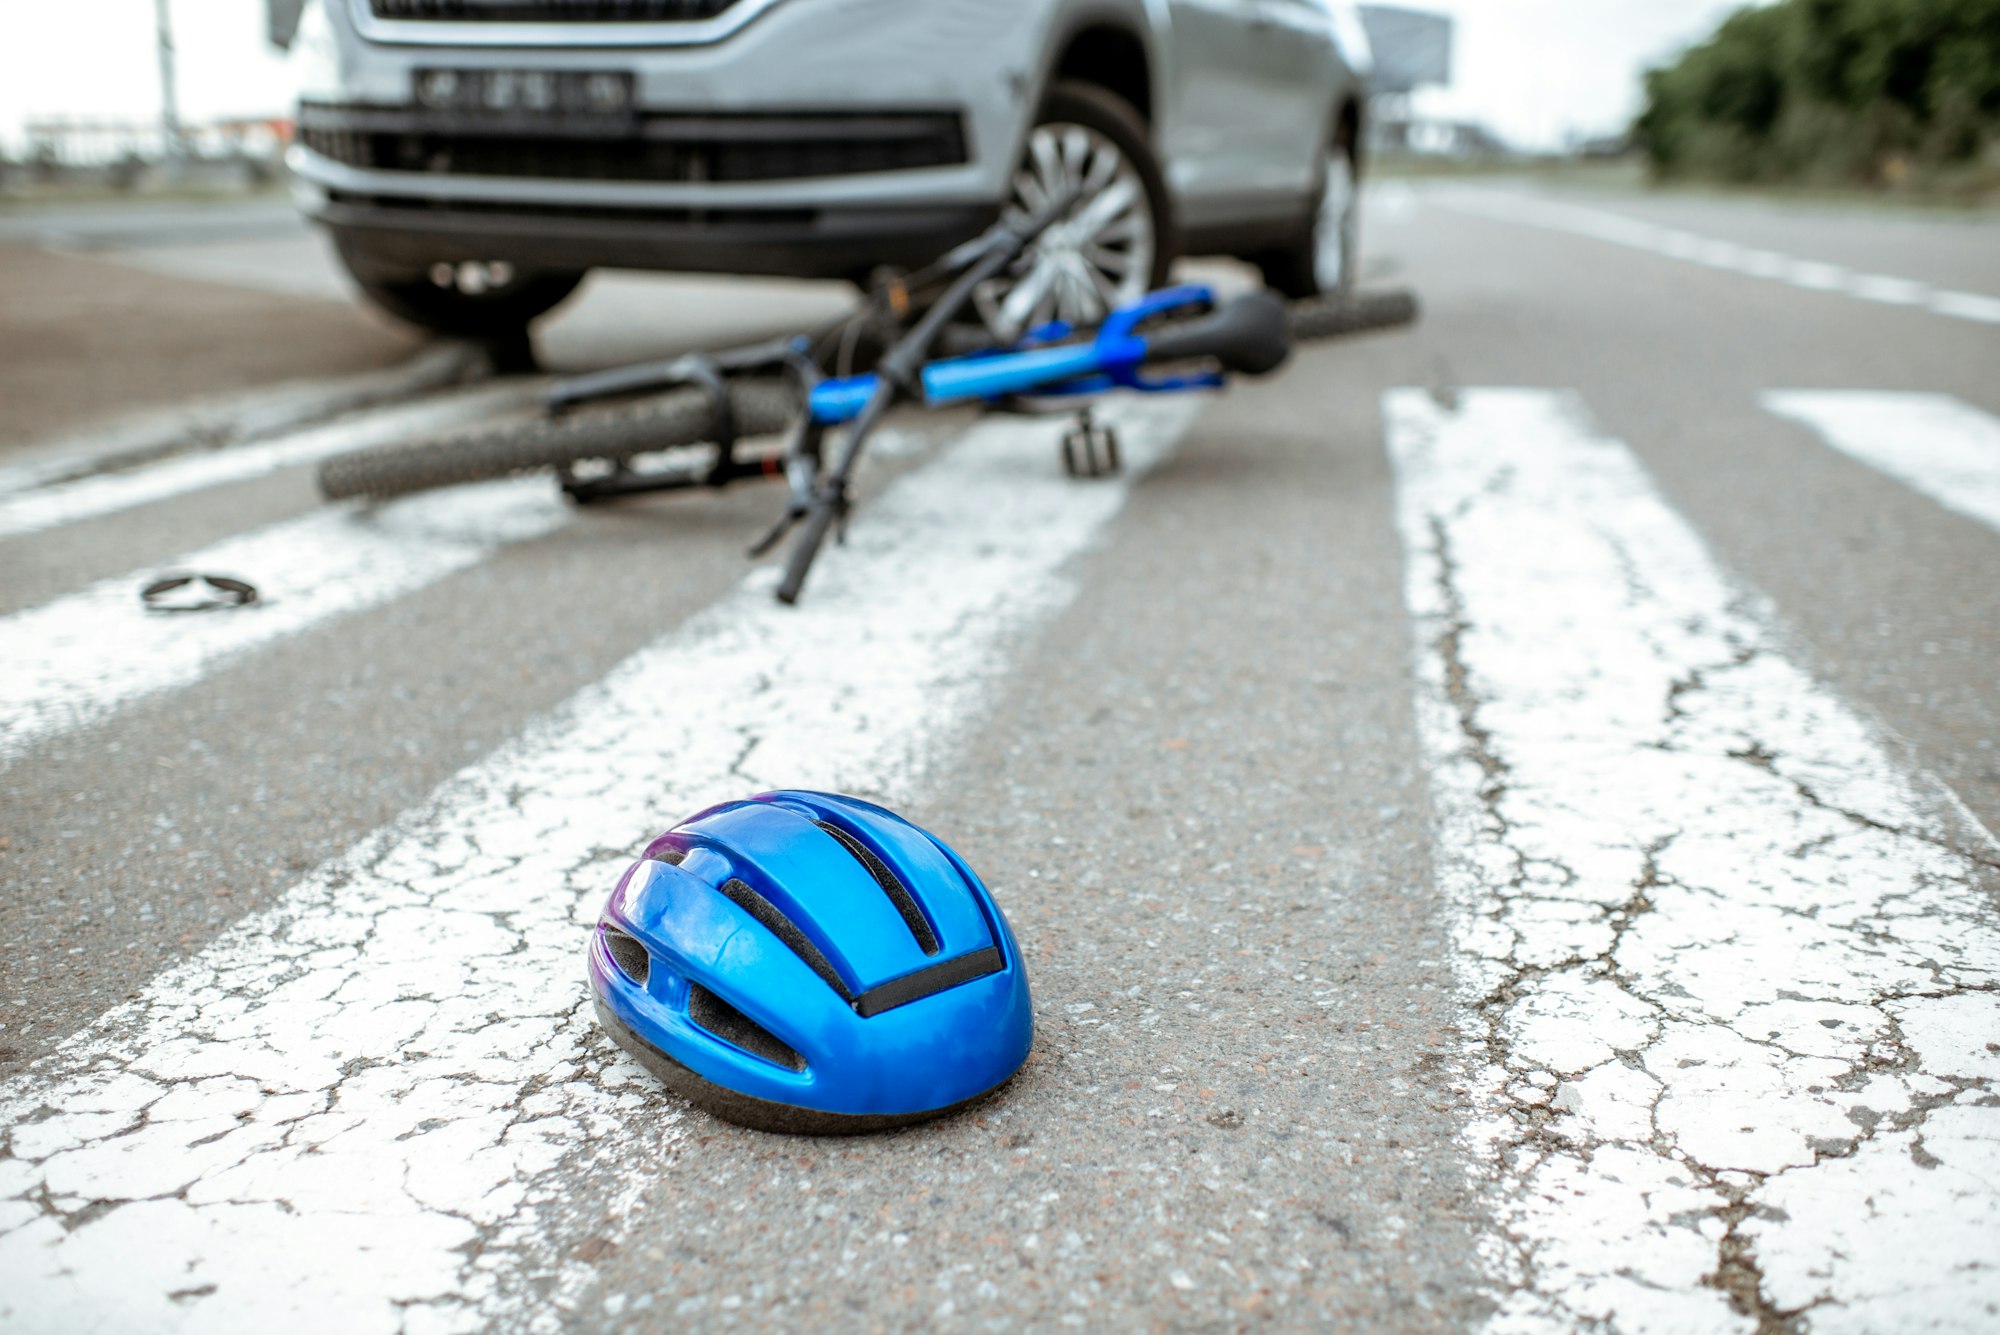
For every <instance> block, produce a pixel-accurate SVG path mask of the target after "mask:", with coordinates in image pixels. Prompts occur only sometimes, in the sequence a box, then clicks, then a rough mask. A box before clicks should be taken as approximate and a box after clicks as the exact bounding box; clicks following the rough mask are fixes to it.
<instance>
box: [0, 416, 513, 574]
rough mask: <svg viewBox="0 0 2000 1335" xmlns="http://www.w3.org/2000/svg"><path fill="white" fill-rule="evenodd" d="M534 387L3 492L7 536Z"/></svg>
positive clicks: (250, 473)
mask: <svg viewBox="0 0 2000 1335" xmlns="http://www.w3.org/2000/svg"><path fill="white" fill-rule="evenodd" d="M528 393H529V391H527V390H525V389H524V388H523V387H521V386H519V385H492V386H484V387H482V388H479V389H476V390H471V391H468V392H466V393H463V394H453V395H449V396H447V397H445V398H442V399H437V400H429V401H426V402H423V403H412V404H403V405H400V406H398V407H394V408H386V409H380V410H373V411H369V412H366V413H362V414H359V415H356V416H353V417H349V418H346V419H343V420H341V421H338V422H330V423H328V424H326V425H325V426H319V427H314V428H312V429H310V430H306V431H300V432H296V433H294V434H291V435H287V436H281V437H279V438H277V439H275V440H268V441H265V442H263V443H261V444H257V445H232V446H229V447H227V448H225V449H218V450H210V451H207V452H205V453H201V454H183V455H177V456H175V457H173V458H171V459H165V460H162V461H161V462H159V463H155V464H147V465H144V466H142V467H139V468H134V469H131V470H129V471H126V472H118V473H103V474H98V475H95V476H91V477H84V478H78V479H76V480H75V481H73V482H59V483H55V484H53V485H49V486H40V487H31V488H27V489H24V490H18V491H8V492H4V493H0V538H10V537H16V536H19V535H21V534H25V533H40V532H43V531H44V530H47V529H52V528H59V527H61V526H62V525H64V524H74V523H76V522H78V521H79V520H85V519H99V518H102V517H103V516H105V515H112V514H117V513H119V512H121V511H124V510H130V509H133V508H134V507H136V506H141V505H151V504H153V503H155V502H157V501H164V500H171V499H172V498H173V497H175V496H183V495H186V494H187V493H189V492H193V491H201V490H204V489H206V488H208V487H218V486H222V485H224V484H227V483H232V482H248V481H251V480H252V479H255V478H260V477H265V476H267V475H269V474H271V473H275V472H277V471H278V470H279V469H281V468H296V467H299V466H301V465H304V464H312V463H318V462H319V461H320V460H322V459H325V458H327V457H329V456H331V455H335V454H340V453H343V452H345V451H347V450H356V449H361V448H362V447H364V446H368V445H378V444H384V443H387V442H389V441H395V440H405V439H411V440H415V439H421V438H423V437H425V436H433V435H440V434H443V433H445V432H448V431H450V430H452V429H453V428H456V427H461V426H464V425H466V424H468V423H470V422H476V421H479V420H480V419H482V418H485V417H489V416H491V415H493V414H494V413H496V412H500V411H502V410H504V409H506V408H509V407H513V406H516V405H518V404H521V403H523V402H525V401H526V398H527V397H528Z"/></svg>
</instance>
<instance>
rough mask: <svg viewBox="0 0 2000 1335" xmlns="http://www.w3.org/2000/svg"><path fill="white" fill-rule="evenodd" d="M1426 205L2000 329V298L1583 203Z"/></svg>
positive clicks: (1525, 200) (1450, 201)
mask: <svg viewBox="0 0 2000 1335" xmlns="http://www.w3.org/2000/svg"><path fill="white" fill-rule="evenodd" d="M1425 198H1427V199H1430V200H1433V201H1435V202H1437V203H1439V204H1442V205H1444V206H1445V207H1446V208H1451V209H1457V210H1458V211H1459V212H1461V213H1471V214H1476V215H1478V216H1479V217H1482V218H1492V219H1496V220H1499V221H1501V222H1511V223H1520V224H1522V225H1524V226H1529V227H1542V228H1547V229H1549V230H1551V231H1557V232H1567V233H1569V234H1570V235H1572V236H1585V237H1590V238H1592V239H1593V240H1597V241H1607V242H1610V243H1611V244H1612V245H1617V246H1624V247H1626V248H1627V249H1630V250H1642V251H1645V252H1646V253H1647V254H1650V255H1661V256H1664V257H1666V258H1668V259H1674V260H1682V261H1685V262H1687V263H1690V264H1700V265H1705V266H1707V267H1709V268H1712V269H1720V270H1722V271H1724V272H1726V273H1737V274H1742V275H1744V276H1746V277H1749V278H1765V279H1770V280H1771V281H1773V282H1780V283H1786V284H1789V285H1790V286H1792V287H1797V288H1803V289H1805V290H1807V291H1809V292H1831V293H1834V294H1836V295H1838V296H1844V297H1853V298H1855V299H1856V300H1859V301H1874V302H1881V303H1884V304H1887V305H1894V306H1915V307H1921V308H1922V309H1924V310H1927V311H1929V312H1931V314H1933V315H1943V316H1948V317H1950V318H1952V319H1955V320H1972V321H1975V322H1976V323H1979V324H2000V297H1990V296H1984V295H1982V294H1980V293H1976V292H1956V291H1952V290H1950V289H1946V288H1937V287H1932V286H1931V285H1930V284H1928V283H1920V282H1918V281H1916V280H1915V279H1911V278H1894V277H1890V276H1888V275H1886V274H1872V273H1864V272H1858V271H1856V270H1853V269H1849V268H1846V267H1845V266H1843V265H1838V264H1826V263H1823V262H1821V261H1819V260H1802V259H1796V258H1794V257H1792V256H1790V255H1780V254H1778V253H1776V252H1774V251H1769V250H1759V249H1756V248H1754V247H1749V246H1739V245H1737V244H1736V243H1735V242H1733V241H1723V240H1720V239H1718V238H1714V237H1704V236H1699V235H1697V234H1695V233H1693V232H1688V231H1684V230H1682V229H1681V228H1678V227H1666V226H1662V225H1660V224H1658V223H1649V222H1644V221H1642V220H1640V219H1637V218H1628V217H1626V216H1625V215H1624V214H1621V213H1613V212H1610V211H1609V210H1606V209H1593V208H1586V207H1584V206H1583V205H1580V204H1566V203H1561V202H1559V201H1556V200H1550V199H1539V198H1536V197H1535V196H1532V195H1523V194H1518V193H1515V192H1511V191H1497V190H1465V189H1440V190H1431V191H1427V192H1426V193H1425Z"/></svg>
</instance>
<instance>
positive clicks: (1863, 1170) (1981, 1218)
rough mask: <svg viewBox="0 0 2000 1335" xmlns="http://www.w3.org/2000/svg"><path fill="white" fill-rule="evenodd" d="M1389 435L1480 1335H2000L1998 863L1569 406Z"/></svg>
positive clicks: (1408, 418) (1397, 429) (1984, 839)
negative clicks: (1439, 898)
mask: <svg viewBox="0 0 2000 1335" xmlns="http://www.w3.org/2000/svg"><path fill="white" fill-rule="evenodd" d="M1384 407H1385V413H1386V416H1387V419H1388V432H1389V448H1390V453H1391V455H1392V456H1393V459H1394V463H1395V467H1396V475H1397V505H1398V526H1399V528H1400V531H1401V533H1402V537H1403V541H1404V544H1405V548H1406V551H1407V554H1408V558H1409V566H1408V573H1407V585H1406V595H1407V599H1408V603H1409V607H1410V611H1411V614H1412V616H1413V617H1414V619H1415V635H1416V677H1417V703H1418V719H1419V723H1418V727H1419V735H1420V740H1421V743H1422V746H1423V749H1424V752H1425V757H1426V759H1427V761H1428V763H1429V765H1430V767H1431V773H1432V779H1431V783H1432V801H1433V807H1434V819H1435V844H1436V866H1437V875H1438V877H1439V882H1440V885H1441V886H1442V887H1443V888H1444V889H1445V891H1446V894H1447V898H1448V902H1449V903H1450V904H1451V905H1452V906H1453V911H1454V913H1455V915H1456V923H1455V928H1456V933H1457V939H1458V945H1459V948H1460V949H1459V955H1460V964H1461V969H1462V973H1461V983H1462V987H1463V991H1464V996H1465V999H1466V1001H1467V1003H1468V1006H1469V1007H1470V1008H1471V1010H1472V1014H1473V1016H1474V1024H1473V1035H1472V1038H1473V1042H1472V1044H1471V1046H1470V1048H1469V1058H1468V1060H1469V1062H1470V1064H1471V1066H1472V1068H1473V1074H1472V1078H1471V1080H1472V1091H1473V1095H1474V1098H1475V1101H1476V1106H1477V1107H1478V1108H1479V1110H1480V1113H1481V1115H1480V1117H1479V1118H1478V1120H1477V1121H1476V1122H1475V1124H1474V1126H1473V1128H1472V1130H1471V1131H1470V1132H1469V1134H1468V1143H1469V1145H1470V1147H1471V1149H1472V1151H1473V1154H1474V1156H1475V1160H1476V1161H1480V1162H1484V1163H1485V1164H1487V1165H1488V1166H1489V1168H1490V1171H1491V1174H1492V1179H1493V1185H1494V1188H1495V1202H1496V1210H1497V1213H1498V1218H1499V1223H1500V1225H1501V1230H1500V1232H1499V1233H1497V1234H1495V1235H1494V1236H1493V1237H1492V1238H1491V1240H1490V1241H1489V1243H1488V1248H1487V1256H1486V1259H1487V1260H1488V1261H1489V1262H1490V1264H1491V1266H1492V1269H1493V1272H1494V1275H1495V1278H1496V1280H1497V1282H1498V1283H1497V1287H1499V1288H1500V1290H1501V1292H1500V1293H1499V1295H1498V1296H1499V1299H1500V1302H1501V1304H1502V1305H1501V1308H1500V1312H1499V1314H1498V1316H1497V1317H1496V1318H1495V1320H1494V1321H1493V1323H1492V1327H1491V1329H1492V1330H1493V1331H1495V1332H1506V1333H1508V1335H1516V1333H1520V1332H1554V1331H1571V1330H1576V1329H1579V1328H1581V1327H1583V1326H1591V1327H1592V1328H1595V1326H1596V1323H1598V1322H1604V1323H1606V1324H1607V1328H1615V1329H1617V1330H1619V1331H1621V1332H1627V1333H1628V1335H1644V1333H1647V1332H1668V1331H1676V1332H1678V1331H1703V1332H1709V1331H1717V1332H1743V1335H1749V1333H1750V1332H1753V1331H1755V1330H1757V1329H1759V1328H1760V1324H1759V1323H1760V1320H1763V1319H1768V1318H1774V1317H1778V1316H1782V1315H1784V1314H1790V1313H1798V1312H1801V1311H1806V1310H1807V1309H1808V1308H1810V1311H1809V1314H1808V1315H1807V1316H1806V1317H1805V1321H1806V1323H1807V1324H1808V1325H1809V1327H1810V1328H1811V1329H1812V1330H1813V1331H1815V1332H1834V1331H1857V1332H1858V1331H1882V1330H1911V1329H1919V1328H1921V1329H1926V1330H1960V1331H1968V1332H1969V1331H1974V1330H1992V1329H1993V1328H1994V1324H1995V1319H1996V1318H1995V1313H1996V1311H2000V1265H1996V1264H1995V1259H1994V1258H1995V1257H1996V1256H2000V1047H1996V1044H2000V921H1996V913H1995V909H1994V902H1993V899H1992V898H1991V897H1990V892H1991V890H1992V889H1993V888H1994V886H1995V884H1996V883H2000V877H1996V872H2000V847H1996V845H1995V844H1994V843H1993V841H1992V839H1991V836H1990V835H1987V834H1986V832H1985V831H1983V830H1981V829H1980V828H1979V827H1978V826H1977V825H1976V824H1973V823H1971V822H1970V821H1969V819H1966V818H1965V817H1963V815H1962V814H1961V813H1962V811H1963V809H1962V808H1956V809H1954V805H1953V804H1952V803H1950V802H1949V801H1946V800H1943V799H1942V798H1941V796H1939V795H1935V794H1932V795H1927V794H1926V792H1925V789H1924V786H1923V782H1922V781H1921V778H1920V776H1911V775H1909V774H1906V773H1904V772H1903V771H1902V770H1901V769H1900V768H1899V766H1898V765H1897V764H1896V763H1895V762H1894V761H1893V760H1892V759H1891V756H1890V753H1889V751H1888V749H1887V748H1886V746H1885V743H1884V741H1883V740H1882V739H1881V738H1879V737H1878V736H1877V735H1876V734H1875V733H1874V732H1873V731H1872V729H1871V728H1870V726H1869V724H1868V723H1867V722H1866V721H1865V720H1864V719H1862V718H1861V717H1859V716H1858V715H1857V714H1855V713H1854V712H1853V711H1852V710H1850V709H1849V708H1847V707H1846V706H1845V705H1843V704H1842V703H1841V702H1840V701H1838V700H1837V699H1835V698H1834V697H1833V696H1832V695H1831V694H1829V693H1828V692H1827V691H1825V690H1824V689H1822V688H1821V687H1820V686H1818V685H1817V684H1815V683H1814V682H1813V681H1812V679H1811V678H1809V677H1808V676H1807V675H1806V674H1805V673H1803V672H1802V671H1800V670H1799V668H1797V667H1796V666H1794V665H1793V663H1792V662H1790V661H1789V659H1788V658H1787V656H1786V651H1785V647H1784V642H1783V639H1782V636H1781V635H1780V633H1779V632H1778V631H1777V630H1776V629H1774V621H1773V616H1772V612H1771V609H1770V608H1769V607H1767V606H1766V605H1765V604H1764V602H1763V601H1762V600H1760V599H1759V598H1758V597H1757V596H1755V595H1754V594H1752V593H1750V592H1748V591H1746V590H1745V589H1743V588H1742V587H1741V586H1740V585H1738V584H1737V583H1735V582H1734V581H1733V580H1732V579H1731V578H1730V577H1729V576H1728V575H1727V574H1726V573H1724V572H1723V571H1722V570H1721V569H1719V568H1718V567H1717V566H1716V564H1715V562H1714V561H1713V560H1712V559H1711V557H1710V556H1709V554H1708V552H1707V551H1706V549H1705V548H1704V546H1703V544H1702V542H1701V540H1700V539H1699V537H1697V536H1696V534H1695V533H1694V532H1693V530H1692V529H1691V528H1690V527H1689V526H1688V525H1687V523H1686V522H1685V521H1684V520H1682V519H1681V518H1680V517H1679V516H1677V515H1676V514H1675V513H1674V512H1673V510H1671V509H1670V508H1669V506H1668V505H1667V503H1666V502H1665V501H1664V500H1663V499H1662V498H1661V497H1660V496H1659V495H1658V493H1657V492H1656V491H1655V490H1654V488H1653V486H1652V484H1651V482H1650V481H1649V480H1648V479H1647V477H1646V474H1645V472H1644V470H1643V469H1642V468H1641V466H1640V465H1639V463H1638V461H1637V460H1636V459H1635V458H1634V457H1633V456H1632V454H1631V453H1630V452H1629V451H1628V450H1627V449H1626V448H1625V447H1624V446H1623V445H1622V444H1620V443H1619V442H1617V441H1614V440H1608V439H1605V438H1603V437H1601V436H1599V435H1597V434H1596V433H1595V432H1593V431H1592V430H1591V429H1590V428H1589V427H1588V425H1587V424H1586V423H1585V422H1584V421H1583V420H1582V409H1581V406H1580V405H1579V404H1577V403H1576V402H1575V401H1574V400H1573V399H1571V398H1569V397H1567V396H1564V395H1561V394H1555V393H1549V392H1544V391H1525V390H1523V391H1507V390H1475V391H1471V392H1468V393H1466V394H1464V395H1463V396H1462V398H1461V400H1460V408H1459V411H1457V412H1456V413H1452V412H1447V411H1445V410H1444V409H1441V408H1439V407H1438V406H1436V405H1435V404H1434V403H1433V402H1432V401H1431V399H1430V398H1429V397H1428V396H1427V395H1425V394H1423V393H1422V392H1419V391H1415V390H1399V391H1396V392H1393V393H1391V394H1390V395H1388V396H1387V398H1386V400H1385V405H1384Z"/></svg>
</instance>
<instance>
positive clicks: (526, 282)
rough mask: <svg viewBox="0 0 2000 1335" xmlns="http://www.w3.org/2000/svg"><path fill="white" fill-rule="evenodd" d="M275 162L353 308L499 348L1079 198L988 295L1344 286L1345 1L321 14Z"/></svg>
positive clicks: (1100, 295)
mask: <svg viewBox="0 0 2000 1335" xmlns="http://www.w3.org/2000/svg"><path fill="white" fill-rule="evenodd" d="M295 50H296V54H297V56H298V66H299V69H300V73H301V77H302V80H303V83H302V96H301V101H300V105H299V117H298V126H299V137H298V143H297V146H296V147H295V149H294V150H293V156H292V166H293V169H294V171H295V173H296V176H297V179H298V182H299V186H298V189H299V194H300V197H301V202H302V205H303V207H304V208H305V210H306V211H307V212H308V213H309V214H310V216H312V217H313V218H314V219H316V220H317V221H318V222H320V223H321V224H323V225H324V226H325V227H326V228H327V229H328V230H329V231H330V232H331V233H332V236H333V238H334V240H335V242H336V244H337V246H338V248H339V251H340V254H341V256H342V258H343V259H344V260H345V262H346V263H347V265H348V267H349V269H350V270H351V271H352V272H353V274H354V277H355V278H356V280H357V281H358V282H359V283H360V284H361V286H362V289H363V290H364V291H365V292H366V293H367V294H368V295H369V296H370V297H371V298H372V299H373V300H375V301H376V302H377V303H379V304H380V305H381V306H383V307H385V308H386V309H388V310H390V311H392V312H394V313H395V314H397V315H400V316H402V317H404V318H405V319H408V320H411V321H414V322H416V323H417V324H420V325H424V326H428V327H431V328H435V329H440V330H446V331H452V332H461V333H465V332H474V333H492V332H494V331H496V330H502V329H507V328H518V327H521V326H523V325H525V324H526V322H527V321H529V320H532V319H533V318H534V317H536V316H537V315H540V314H541V313H542V312H544V311H546V310H548V309H549V308H551V307H553V306H554V305H555V304H556V303H557V302H559V301H561V300H562V299H563V298H564V297H565V296H567V295H568V294H569V292H570V291H571V290H572V289H574V288H575V286H576V285H577V283H578V282H579V281H581V279H582V277H583V275H584V274H585V273H586V272H587V271H589V270H590V269H592V268H596V267H610V268H629V269H665V270H682V271H707V272H723V273H745V274H779V275H791V276H797V277H847V278H857V279H859V278H862V277H864V276H865V275H866V274H868V273H869V272H870V271H871V270H873V269H874V268H876V267H877V266H880V265H897V266H914V265H917V264H921V263H923V262H925V261H928V260H930V259H932V258H934V257H936V256H937V255H938V254H940V253H941V252H943V251H944V250H946V249H948V248H949V247H950V246H952V245H953V244H955V243H957V242H959V241H962V240H964V239H966V238H967V237H970V236H972V235H974V234H976V233H977V232H979V231H980V230H981V229H982V228H984V227H985V226H987V225H988V224H989V223H991V222H992V220H993V219H994V218H996V217H997V216H1000V215H1001V214H1002V213H1004V212H1006V211H1009V210H1020V209H1031V208H1033V207H1035V206H1036V205H1037V204H1038V203H1039V202H1040V201H1042V200H1044V199H1046V198H1048V197H1050V196H1051V195H1052V194H1054V193H1056V192H1058V191H1061V190H1063V189H1064V188H1066V187H1067V186H1068V185H1070V184H1071V183H1076V182H1080V183H1081V184H1082V186H1083V194H1082V197H1081V202H1080V203H1079V204H1078V205H1077V206H1076V207H1075V208H1074V210H1073V211H1072V212H1071V213H1070V214H1069V215H1068V217H1067V218H1066V219H1065V220H1064V221H1063V222H1062V223H1061V224H1059V225H1058V226H1056V227H1055V228H1053V229H1052V230H1051V231H1050V232H1049V233H1048V234H1047V235H1046V236H1045V238H1044V239H1043V240H1042V242H1041V243H1040V245H1039V246H1038V248H1037V250H1036V252H1035V254H1034V255H1033V256H1032V257H1031V260H1030V261H1029V262H1027V263H1025V264H1024V265H1023V266H1022V267H1021V269H1020V270H1019V271H1018V272H1017V273H1015V274H1013V275H1011V276H1010V278H1009V279H1008V280H1007V281H1006V282H1005V283H1001V284H996V285H995V286H994V287H993V288H992V289H991V290H990V291H989V292H987V293H986V294H985V295H984V298H983V301H982V306H983V313H984V315H985V317H986V319H987V321H988V323H989V324H990V325H991V326H992V327H993V328H994V329H995V330H996V331H999V332H1003V333H1007V332H1013V331H1018V330H1020V329H1023V328H1026V327H1028V326H1030V325H1031V324H1033V323H1038V322H1040V321H1041V320H1043V319H1045V318H1050V317H1054V318H1063V319H1069V320H1072V321H1079V322H1090V321H1093V320H1095V319H1097V318H1099V317H1101V316H1102V315H1103V313H1104V312H1105V311H1106V310H1107V309H1108V308H1110V307H1112V306H1115V305H1118V304H1122V303H1125V302H1128V301H1130V300H1131V299H1133V298H1135V297H1137V296H1139V295H1141V294H1142V293H1144V292H1145V291H1147V290H1148V289H1150V288H1152V287H1156V286H1158V285H1160V284H1161V283H1162V282H1164V281H1165V280H1166V277H1167V271H1168V266H1169V265H1170V264H1171V263H1172V261H1173V260H1174V259H1175V258H1176V257H1177V256H1179V255H1182V254H1227V255H1238V256H1242V257H1244V258H1246V259H1249V260H1252V261H1254V262H1255V263H1257V264H1258V265H1260V266H1261V267H1262V269H1263V272H1264V274H1265V276H1266V277H1267V279H1268V280H1269V282H1270V283H1271V284H1272V285H1273V286H1274V287H1276V288H1278V289H1279V290H1280V291H1282V292H1284V293H1286V294H1288V295H1293V296H1302V295H1308V294H1311V293H1315V292H1327V291H1339V290H1341V289H1343V288H1345V287H1346V286H1347V285H1348V284H1349V283H1350V282H1351V279H1352V275H1353V273H1354V268H1355V264H1354V245H1355V214H1356V184H1357V179H1358V171H1359V166H1360V162H1359V145H1360V143H1361V118H1362V114H1363V110H1364V107H1365V81H1366V75H1367V66H1368V55H1367V49H1366V39H1365V38H1364V37H1363V36H1362V35H1361V25H1360V23H1359V21H1358V19H1357V17H1356V16H1355V14H1354V12H1353V8H1352V6H1350V5H1347V4H1345V3H1340V2H1339V0H313V3H312V4H311V5H310V7H309V9H308V11H307V13H306V15H305V17H304V21H303V23H302V25H301V28H300V32H299V39H298V43H297V46H296V48H295Z"/></svg>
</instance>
